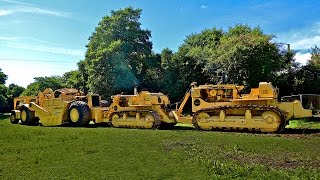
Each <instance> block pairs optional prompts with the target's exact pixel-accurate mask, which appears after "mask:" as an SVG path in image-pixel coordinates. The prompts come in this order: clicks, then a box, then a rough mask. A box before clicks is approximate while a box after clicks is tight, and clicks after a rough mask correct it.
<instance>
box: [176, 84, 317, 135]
mask: <svg viewBox="0 0 320 180" xmlns="http://www.w3.org/2000/svg"><path fill="white" fill-rule="evenodd" d="M243 89H244V86H236V85H233V84H218V85H212V84H207V85H200V86H197V85H196V83H192V84H191V85H190V89H189V90H188V91H187V92H186V94H185V97H184V98H183V100H182V102H181V104H180V106H177V107H176V110H174V111H172V116H173V117H174V119H175V120H176V121H177V122H182V123H190V124H191V123H192V124H193V125H194V126H195V128H197V129H201V130H214V129H226V130H246V129H247V130H250V131H260V132H269V133H274V132H281V131H282V130H283V129H284V128H285V126H286V125H287V124H288V122H289V120H290V119H299V118H308V117H319V111H314V110H312V109H304V108H303V106H302V104H301V101H299V100H294V101H288V102H278V92H277V89H276V88H274V87H273V86H272V84H271V83H267V82H260V83H259V87H258V88H253V89H251V92H250V94H241V93H240V92H241V91H242V90H243ZM190 98H191V101H190V100H189V99H190ZM188 100H189V101H190V102H191V107H192V112H191V113H188V114H187V115H185V114H184V113H183V111H184V108H185V107H186V105H187V102H188Z"/></svg>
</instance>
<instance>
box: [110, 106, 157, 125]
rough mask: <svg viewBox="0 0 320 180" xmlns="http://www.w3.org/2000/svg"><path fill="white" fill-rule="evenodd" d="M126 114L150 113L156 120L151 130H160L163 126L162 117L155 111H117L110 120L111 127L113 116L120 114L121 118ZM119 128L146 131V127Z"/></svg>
mask: <svg viewBox="0 0 320 180" xmlns="http://www.w3.org/2000/svg"><path fill="white" fill-rule="evenodd" d="M124 113H150V114H152V116H153V117H154V119H155V121H154V124H153V126H152V128H151V129H158V128H159V127H160V125H161V119H160V116H159V115H158V113H157V112H155V111H150V110H129V111H117V112H113V113H111V114H110V119H109V121H110V122H111V126H113V125H112V116H113V115H114V114H118V115H120V117H121V116H122V115H123V114H124ZM119 127H120V128H135V129H146V128H145V127H144V126H133V125H124V126H123V125H120V126H119Z"/></svg>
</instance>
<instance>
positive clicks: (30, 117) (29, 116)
mask: <svg viewBox="0 0 320 180" xmlns="http://www.w3.org/2000/svg"><path fill="white" fill-rule="evenodd" d="M23 111H25V112H26V114H27V117H26V120H25V121H23V119H22V118H21V124H24V125H34V124H35V118H34V114H33V113H32V112H31V111H30V109H29V108H28V107H26V106H22V107H21V114H22V112H23Z"/></svg>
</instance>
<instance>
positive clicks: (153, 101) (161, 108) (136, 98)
mask: <svg viewBox="0 0 320 180" xmlns="http://www.w3.org/2000/svg"><path fill="white" fill-rule="evenodd" d="M169 104H170V101H169V98H168V97H167V96H166V95H164V94H163V93H151V92H149V91H146V90H143V91H141V92H140V93H139V94H134V95H121V94H119V95H115V96H112V103H111V105H110V107H109V108H108V111H105V114H106V115H105V117H108V119H109V122H110V124H111V125H112V126H113V127H127V128H142V129H157V128H159V127H165V128H166V127H170V126H174V125H175V124H176V121H175V120H174V119H173V118H170V116H169V112H170V109H168V108H167V106H168V105H169Z"/></svg>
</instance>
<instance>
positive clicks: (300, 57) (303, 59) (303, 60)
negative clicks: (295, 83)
mask: <svg viewBox="0 0 320 180" xmlns="http://www.w3.org/2000/svg"><path fill="white" fill-rule="evenodd" d="M310 58H311V54H310V53H300V52H298V53H296V55H295V59H296V61H297V62H299V63H300V64H302V65H305V64H307V62H308V60H310Z"/></svg>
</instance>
